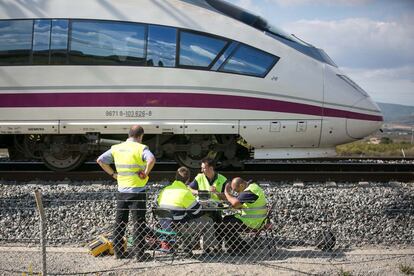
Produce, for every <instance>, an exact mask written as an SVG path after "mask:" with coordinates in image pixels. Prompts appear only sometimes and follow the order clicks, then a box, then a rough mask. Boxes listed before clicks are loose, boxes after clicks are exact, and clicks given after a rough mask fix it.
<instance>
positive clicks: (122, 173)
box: [111, 141, 148, 188]
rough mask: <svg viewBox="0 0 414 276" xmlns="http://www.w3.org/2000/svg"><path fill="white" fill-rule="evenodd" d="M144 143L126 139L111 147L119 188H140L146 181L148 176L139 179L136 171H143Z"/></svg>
mask: <svg viewBox="0 0 414 276" xmlns="http://www.w3.org/2000/svg"><path fill="white" fill-rule="evenodd" d="M146 147H147V146H146V145H143V144H140V143H137V142H133V141H126V142H123V143H121V144H118V145H114V146H112V147H111V153H112V156H113V157H114V161H115V167H116V171H117V174H118V176H117V179H118V186H119V187H121V188H141V187H144V186H145V185H146V184H147V182H148V176H147V177H146V178H145V179H141V178H140V177H139V176H138V172H140V171H144V170H145V168H146V164H147V162H145V161H144V160H142V153H143V151H144V149H145V148H146Z"/></svg>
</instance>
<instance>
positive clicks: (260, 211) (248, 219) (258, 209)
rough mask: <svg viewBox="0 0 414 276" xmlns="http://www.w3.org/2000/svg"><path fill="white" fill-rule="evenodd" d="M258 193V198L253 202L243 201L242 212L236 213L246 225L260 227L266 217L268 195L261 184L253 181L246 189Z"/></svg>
mask: <svg viewBox="0 0 414 276" xmlns="http://www.w3.org/2000/svg"><path fill="white" fill-rule="evenodd" d="M246 191H250V192H252V193H253V194H255V195H257V196H258V198H257V199H256V201H255V202H253V203H243V205H242V209H241V214H236V215H235V217H236V218H238V219H240V220H241V221H242V222H243V223H244V224H245V225H246V226H248V227H250V228H253V229H258V228H260V226H261V225H262V223H263V221H264V220H265V218H266V213H267V208H266V204H267V201H266V196H265V193H264V191H263V189H262V188H260V186H259V185H257V184H255V183H252V184H250V185H249V186H248V187H247V188H246V189H245V190H244V192H246Z"/></svg>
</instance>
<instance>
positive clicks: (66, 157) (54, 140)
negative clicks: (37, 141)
mask: <svg viewBox="0 0 414 276" xmlns="http://www.w3.org/2000/svg"><path fill="white" fill-rule="evenodd" d="M49 138H50V139H49V141H48V148H47V150H44V151H43V152H42V160H43V162H44V163H45V165H46V166H47V167H48V168H49V169H51V170H53V171H61V172H64V171H71V170H74V169H76V168H78V167H79V166H80V165H82V164H83V162H84V161H85V158H86V157H87V155H88V151H87V150H85V149H87V144H86V143H84V141H82V139H81V138H79V137H76V136H72V137H71V136H50V137H49ZM74 143H75V144H74ZM82 147H83V148H84V149H83V150H79V149H80V148H82Z"/></svg>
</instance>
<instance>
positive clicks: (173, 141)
mask: <svg viewBox="0 0 414 276" xmlns="http://www.w3.org/2000/svg"><path fill="white" fill-rule="evenodd" d="M125 139H126V136H124V135H101V134H99V133H88V134H86V135H75V134H73V135H38V134H29V135H6V136H3V137H2V142H1V146H2V147H5V148H8V151H9V158H10V160H16V161H18V160H42V161H43V162H44V164H45V165H46V166H47V167H48V168H49V169H51V170H53V171H71V170H74V169H76V168H78V167H79V166H81V165H82V164H83V163H84V162H85V161H87V160H93V159H96V158H97V157H98V156H99V155H100V154H101V153H102V152H104V151H105V150H107V149H109V148H110V147H111V146H112V145H114V144H117V143H120V142H122V141H125ZM143 143H144V144H146V145H147V146H148V147H149V148H150V150H151V151H152V152H153V153H154V155H155V156H156V158H157V160H176V162H177V163H178V164H180V165H182V166H186V167H189V168H199V167H200V160H201V159H203V158H206V157H208V158H211V159H213V160H215V161H216V162H217V163H218V164H219V166H221V167H228V166H233V167H240V166H242V163H241V160H244V159H247V158H249V156H250V152H249V148H248V146H246V144H245V143H244V142H243V139H242V138H241V137H239V136H237V135H231V134H228V135H223V134H222V135H173V134H171V135H165V134H163V135H158V134H152V135H151V134H149V135H145V136H144V141H143Z"/></svg>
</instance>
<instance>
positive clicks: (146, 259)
mask: <svg viewBox="0 0 414 276" xmlns="http://www.w3.org/2000/svg"><path fill="white" fill-rule="evenodd" d="M136 260H137V261H138V262H149V261H152V260H153V258H152V256H151V255H150V254H148V253H143V254H139V255H137V256H136Z"/></svg>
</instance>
